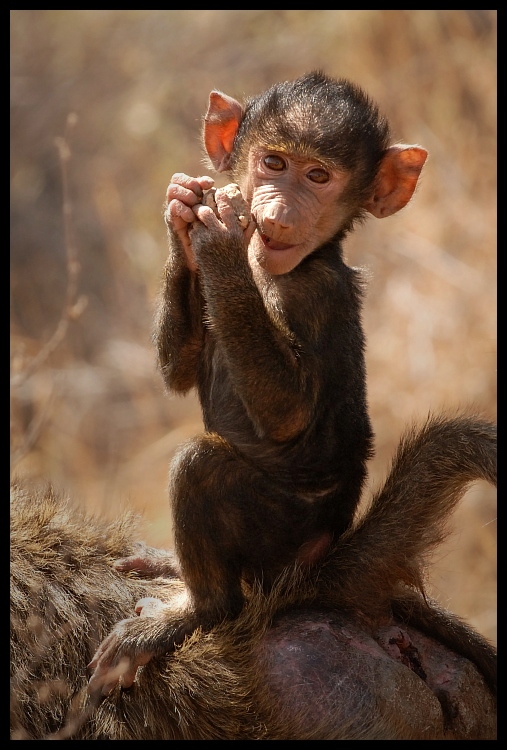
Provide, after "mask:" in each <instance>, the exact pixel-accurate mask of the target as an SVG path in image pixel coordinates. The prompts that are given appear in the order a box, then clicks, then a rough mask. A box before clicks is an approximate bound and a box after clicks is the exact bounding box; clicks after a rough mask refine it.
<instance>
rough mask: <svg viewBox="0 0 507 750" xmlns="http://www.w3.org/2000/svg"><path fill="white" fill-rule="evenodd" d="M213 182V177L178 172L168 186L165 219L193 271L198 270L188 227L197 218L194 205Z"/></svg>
mask: <svg viewBox="0 0 507 750" xmlns="http://www.w3.org/2000/svg"><path fill="white" fill-rule="evenodd" d="M213 182H214V180H213V179H212V178H211V177H207V176H204V177H190V176H189V175H187V174H184V173H183V172H177V173H176V174H173V176H172V177H171V182H170V183H169V187H168V188H167V194H166V199H167V205H166V210H165V213H164V219H165V222H166V224H167V226H168V227H169V228H170V229H171V230H172V231H173V232H175V234H176V235H177V236H178V238H179V240H180V242H181V244H182V246H183V249H184V251H185V256H186V263H187V266H188V268H189V269H190V270H191V271H196V270H197V264H196V262H195V258H194V254H193V251H192V246H191V244H190V240H189V237H188V228H189V226H190V225H191V224H192V222H194V221H195V220H196V216H195V214H194V212H193V211H192V206H195V204H196V203H200V201H201V199H202V196H203V191H204V190H208V189H209V188H211V186H212V185H213Z"/></svg>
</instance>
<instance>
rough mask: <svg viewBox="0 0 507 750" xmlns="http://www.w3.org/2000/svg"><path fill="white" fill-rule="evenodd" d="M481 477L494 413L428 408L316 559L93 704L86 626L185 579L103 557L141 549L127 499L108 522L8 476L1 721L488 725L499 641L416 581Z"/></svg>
mask: <svg viewBox="0 0 507 750" xmlns="http://www.w3.org/2000/svg"><path fill="white" fill-rule="evenodd" d="M476 479H486V480H488V481H490V482H493V483H494V482H495V481H496V431H495V428H494V426H493V425H492V424H490V423H488V422H485V421H482V420H478V419H474V418H471V417H467V416H456V417H452V418H444V417H438V418H431V419H429V420H428V422H427V424H426V425H425V426H424V427H423V428H422V429H420V430H413V431H410V432H408V433H407V435H406V436H405V438H404V439H403V441H402V442H401V444H400V448H399V450H398V453H397V456H396V457H395V460H394V462H393V467H392V469H391V471H390V473H389V476H388V478H387V481H386V482H385V484H384V486H383V488H382V489H381V490H380V491H379V492H378V493H376V495H375V496H374V498H373V500H372V503H371V507H370V509H369V510H368V511H367V512H366V513H365V514H364V515H363V516H362V518H361V519H359V520H358V522H357V524H356V525H355V527H354V528H353V529H351V530H350V531H349V532H347V533H346V534H345V535H344V536H343V537H342V538H341V539H340V540H339V541H338V542H337V544H336V545H335V546H334V547H333V548H332V549H331V550H330V551H329V553H328V555H327V556H326V559H325V560H324V562H323V563H322V564H321V565H319V566H317V567H315V568H313V569H309V568H308V567H306V566H303V567H301V566H298V567H296V568H295V569H293V570H290V569H288V570H286V571H285V572H284V574H283V576H282V578H281V579H280V580H279V581H278V582H276V584H275V586H274V589H273V590H272V591H271V593H270V594H269V596H267V597H266V596H265V595H264V594H263V593H262V591H260V590H254V591H253V592H252V593H251V594H250V595H249V596H248V598H247V604H246V606H245V608H244V610H243V611H242V613H241V615H240V616H239V617H238V618H237V619H236V620H235V621H232V622H231V621H224V622H223V623H222V624H221V625H219V626H215V627H214V628H212V629H211V631H210V632H209V633H208V634H205V633H203V632H201V631H200V630H197V631H196V632H195V633H194V634H193V635H192V636H191V637H190V638H188V639H186V640H185V643H184V644H183V646H182V647H181V648H178V649H177V650H176V652H175V653H174V654H170V655H165V656H162V657H159V658H157V659H154V660H152V661H151V662H150V663H149V664H147V665H146V666H145V667H143V668H142V669H141V670H140V671H139V673H138V678H137V681H136V683H135V685H134V687H133V688H132V689H131V690H128V691H122V690H120V689H119V688H116V689H115V690H114V691H113V692H112V693H111V695H109V696H108V697H107V698H105V699H104V701H103V702H102V703H100V705H98V707H94V703H93V699H91V698H90V697H89V696H87V690H86V681H87V675H86V664H87V662H88V660H89V658H90V656H91V654H92V653H93V650H94V648H95V646H96V644H97V642H98V641H99V640H100V639H101V638H102V637H103V635H104V634H105V633H106V632H107V630H108V629H109V628H111V627H112V625H113V624H114V622H115V621H116V620H117V619H118V618H119V617H125V616H127V615H128V614H130V613H132V611H133V607H134V603H135V601H136V600H137V599H138V598H139V597H142V596H158V597H160V598H161V599H163V600H164V601H166V602H167V604H168V606H169V608H174V610H175V613H176V619H178V617H179V614H178V604H177V598H178V595H179V594H180V592H181V590H182V584H181V583H180V582H179V581H177V580H173V581H170V580H167V579H166V580H162V579H152V580H141V579H138V578H136V577H133V576H132V574H129V575H127V576H126V575H121V574H120V573H118V572H117V570H115V569H114V568H113V562H114V560H115V559H116V558H117V557H122V558H125V557H127V556H129V555H141V556H142V554H143V550H142V547H141V548H140V547H138V546H136V545H134V544H133V541H132V533H133V532H132V528H133V524H132V518H131V517H122V519H120V520H119V521H118V522H115V523H113V524H109V525H107V524H104V523H101V522H99V521H98V520H97V519H89V518H86V517H84V516H83V515H82V514H80V513H79V512H78V511H77V510H76V509H75V508H73V507H72V505H69V504H68V503H65V502H62V501H61V500H60V499H58V498H57V497H55V494H54V492H53V491H52V490H51V489H50V488H47V490H46V491H45V492H44V493H36V492H34V491H33V490H31V489H30V488H27V487H24V486H23V485H19V484H18V485H14V486H13V488H12V493H11V518H12V541H11V675H12V687H11V731H12V736H13V738H16V739H24V738H32V739H42V738H45V737H57V738H62V739H63V738H68V737H72V738H74V739H494V738H495V733H496V708H495V698H494V694H495V689H496V654H495V651H494V649H493V648H492V647H491V646H490V645H489V644H488V643H487V642H486V641H485V640H484V639H483V638H482V637H481V636H480V635H479V634H478V633H476V632H475V631H474V630H473V629H472V628H470V627H469V626H467V625H465V624H464V623H462V622H461V621H460V620H459V619H458V618H456V617H455V616H454V615H452V614H451V613H449V612H445V611H443V610H441V609H436V608H435V606H434V605H433V604H432V605H430V604H427V603H426V602H425V600H424V599H423V597H422V596H421V594H420V592H419V591H418V587H419V585H420V582H421V581H422V580H423V578H424V570H425V564H426V557H427V554H428V552H429V551H430V550H431V549H432V548H433V547H434V545H436V544H438V543H439V541H440V540H441V539H442V537H443V535H444V532H443V529H445V523H446V521H447V520H448V518H449V516H450V514H451V513H452V510H453V508H454V507H455V505H456V503H457V502H458V500H459V498H460V497H461V495H462V494H463V492H464V491H465V489H466V487H467V486H468V485H469V483H470V482H472V481H474V480H476ZM148 552H149V550H148ZM159 554H160V553H159ZM153 556H154V555H153V552H152V557H153ZM161 558H162V559H163V556H162V555H161ZM137 619H138V620H142V619H143V618H137ZM145 619H147V618H145ZM425 634H426V635H425ZM428 635H429V636H431V637H427V636H428ZM474 664H475V667H474V666H473V665H474ZM481 674H482V675H483V677H481ZM443 676H445V679H442V677H443ZM488 686H489V687H488Z"/></svg>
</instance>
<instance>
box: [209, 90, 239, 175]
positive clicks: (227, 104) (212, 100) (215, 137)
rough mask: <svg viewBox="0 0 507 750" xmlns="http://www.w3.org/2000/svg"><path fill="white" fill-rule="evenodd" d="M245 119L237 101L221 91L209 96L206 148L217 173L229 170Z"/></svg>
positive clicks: (213, 92)
mask: <svg viewBox="0 0 507 750" xmlns="http://www.w3.org/2000/svg"><path fill="white" fill-rule="evenodd" d="M242 118H243V107H242V106H241V104H240V103H239V102H237V101H236V99H233V98H232V97H231V96H227V94H222V93H221V92H220V91H212V92H211V94H210V95H209V105H208V111H207V112H206V116H205V118H204V132H203V137H204V146H205V148H206V151H207V152H208V156H209V158H210V159H211V163H212V164H213V166H214V167H215V169H216V170H217V172H225V171H226V170H227V169H228V168H229V162H230V157H231V153H232V146H233V143H234V138H235V136H236V133H237V131H238V127H239V123H240V122H241V120H242Z"/></svg>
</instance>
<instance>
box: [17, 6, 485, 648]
mask: <svg viewBox="0 0 507 750" xmlns="http://www.w3.org/2000/svg"><path fill="white" fill-rule="evenodd" d="M316 67H322V68H323V69H324V70H325V71H326V72H328V73H330V74H331V75H335V76H345V77H348V78H351V79H353V80H355V81H356V82H357V83H359V84H360V85H362V86H363V87H364V88H365V89H366V90H367V91H368V92H369V93H370V95H371V96H372V97H373V98H374V99H375V100H377V102H378V103H379V104H380V106H381V108H382V110H383V111H384V112H385V113H386V114H387V116H388V117H389V118H390V120H391V123H392V126H393V131H394V134H395V136H396V138H397V139H398V140H405V141H406V142H409V143H410V142H412V143H415V142H418V143H420V144H422V145H424V146H425V147H426V148H427V149H428V150H429V153H430V156H429V160H428V162H427V165H426V167H425V169H424V173H423V178H422V182H421V184H420V187H419V189H418V192H417V194H416V196H415V199H414V200H413V202H412V203H411V204H410V205H409V206H408V207H407V208H405V209H404V210H403V211H402V212H401V213H400V214H397V215H395V216H393V217H391V218H388V219H385V220H382V221H378V220H376V219H373V218H370V219H369V221H368V222H367V223H366V224H365V225H364V226H363V227H361V228H359V229H358V230H356V233H355V235H354V236H353V237H351V238H350V239H349V241H348V243H347V246H346V254H347V257H348V260H349V262H350V263H351V264H353V265H360V266H366V267H368V268H369V269H370V270H371V281H370V284H369V292H368V296H367V299H366V303H365V314H364V322H365V328H366V333H367V340H368V354H367V365H368V378H369V400H370V407H371V415H372V420H373V425H374V429H375V432H376V441H377V454H376V458H375V459H374V460H373V462H372V464H371V476H370V484H371V485H372V486H375V485H376V484H377V483H378V482H380V481H381V478H382V477H383V475H384V474H385V471H386V469H387V465H388V462H389V460H390V457H391V456H392V454H393V452H394V449H395V446H396V443H397V441H398V438H399V436H400V434H401V432H402V430H403V428H404V426H405V425H406V424H407V423H408V422H410V421H412V420H414V419H416V420H417V419H423V418H424V417H425V415H426V414H427V413H428V411H429V410H438V409H440V408H450V409H452V408H454V407H456V406H460V405H466V404H469V403H473V404H475V405H476V407H477V409H478V410H479V411H480V412H481V413H482V414H484V415H486V416H489V417H493V418H494V417H495V407H496V360H495V357H496V354H495V352H496V340H495V337H496V298H495V293H496V11H494V10H484V11H480V10H473V11H468V10H457V11H450V10H440V11H439V10H427V11H426V10H412V11H406V10H401V11H383V10H373V11H372V10H369V11H361V10H358V11H350V10H349V11H347V10H330V11H323V10H316V11H309V10H301V11H299V10H276V11H262V10H245V11H237V10H230V11H223V10H218V11H217V10H205V11H203V10H190V11H170V10H160V11H154V10H148V11H143V10H133V11H125V10H120V11H111V10H88V11H84V10H52V11H49V10H41V11H34V10H15V11H11V75H12V84H11V108H12V116H11V117H12V119H11V212H12V213H11V342H12V343H11V360H12V375H13V378H14V380H13V386H12V389H11V394H12V395H11V459H12V460H11V463H12V471H13V473H15V474H17V475H26V474H28V475H36V476H43V477H46V478H50V479H51V480H52V481H53V482H54V483H55V484H56V485H57V486H58V487H62V488H65V490H66V491H68V492H69V493H70V494H71V495H73V496H74V497H75V498H77V499H78V500H80V502H82V503H83V504H85V505H86V506H88V507H89V508H91V509H93V510H96V511H99V510H100V511H101V512H105V513H108V514H115V513H117V512H118V511H119V509H120V508H121V507H124V506H125V505H127V506H133V507H135V508H138V509H139V510H141V511H142V512H143V513H144V515H145V517H146V519H147V525H146V534H145V538H146V539H147V540H149V541H150V542H151V543H154V544H156V545H160V546H164V545H165V546H169V545H170V544H171V528H170V520H169V510H168V501H167V497H166V481H167V470H168V465H169V461H170V458H171V455H172V453H173V451H174V449H175V447H176V446H177V445H178V444H179V443H180V442H181V441H182V440H184V439H185V438H187V437H190V436H191V435H193V434H195V433H196V432H198V431H199V430H200V429H201V418H200V411H199V408H198V405H197V403H196V400H195V398H194V397H193V396H188V397H186V398H171V397H169V396H167V395H165V394H164V392H163V388H162V381H161V378H160V377H159V375H158V373H157V371H156V365H155V358H154V351H153V347H152V345H151V341H150V335H151V321H152V314H153V306H154V299H155V296H156V293H157V289H158V285H159V280H160V276H161V269H162V266H163V263H164V256H165V228H164V223H163V220H162V212H161V209H162V203H163V200H164V194H165V188H166V186H167V184H168V182H169V178H170V176H171V174H172V173H173V172H175V171H185V172H188V173H190V174H202V170H203V167H202V162H201V151H200V144H199V134H200V119H201V117H202V115H203V114H204V111H205V109H206V105H207V96H208V93H209V91H210V90H211V89H212V88H220V89H222V90H224V91H225V92H226V93H229V94H231V95H233V96H236V97H238V98H241V97H242V96H243V95H250V94H255V93H258V92H260V91H261V90H263V89H264V88H265V87H267V86H269V85H270V84H272V83H274V82H275V81H277V80H284V79H289V78H294V77H297V76H298V75H300V74H302V73H303V72H306V71H308V70H310V69H313V68H316ZM69 115H72V117H71V123H72V122H74V121H75V122H74V125H73V127H71V128H68V126H67V125H66V123H67V121H68V119H69ZM74 115H75V116H76V117H74ZM63 135H66V138H67V143H68V145H69V147H70V159H69V160H68V161H67V162H66V167H67V170H68V180H69V188H68V189H69V196H70V199H71V208H72V217H71V219H72V221H71V226H72V229H73V238H74V239H73V240H72V239H71V240H70V243H69V239H68V238H67V240H66V236H65V222H64V216H63V213H62V177H61V163H60V159H59V152H58V149H57V146H56V139H57V138H58V137H60V136H63ZM217 182H218V184H223V183H222V182H220V181H217ZM74 245H75V247H76V249H77V253H78V258H79V264H80V266H79V269H80V270H79V278H78V294H77V297H80V296H81V295H84V296H85V297H86V300H87V304H86V307H85V309H84V310H83V311H82V312H81V314H80V315H76V316H75V319H74V320H70V323H69V328H68V330H67V333H66V336H65V337H64V338H63V341H62V342H61V343H60V345H59V346H58V347H57V348H56V349H55V351H54V352H53V353H52V354H51V355H50V356H48V357H47V358H45V359H44V361H43V362H42V363H41V364H39V365H38V366H37V367H35V369H34V371H33V372H30V369H29V367H30V362H31V361H32V358H33V357H34V356H35V355H36V354H37V353H38V352H40V351H41V349H42V348H43V346H44V344H45V343H46V342H48V341H49V340H50V338H51V335H52V334H53V332H54V331H55V329H56V327H57V325H58V322H59V321H61V317H62V311H63V310H64V308H65V296H66V290H67V285H68V279H67V263H66V247H67V248H68V247H69V246H70V247H71V248H72V247H74ZM77 297H76V299H77ZM495 519H496V495H495V493H494V492H493V491H492V490H491V488H489V487H488V486H486V485H484V486H483V485H482V483H480V484H478V485H476V486H475V487H474V488H472V489H471V490H470V491H469V492H468V493H467V495H466V497H465V498H464V500H463V502H462V503H461V506H460V508H459V510H458V511H457V513H456V516H455V522H454V524H453V534H452V536H451V538H450V540H449V542H448V543H447V544H446V545H445V546H444V547H443V548H442V549H441V550H439V552H438V554H437V557H436V560H435V568H434V571H433V575H432V593H433V594H434V595H435V596H437V597H438V598H439V599H440V600H441V601H442V602H443V603H444V604H445V605H446V606H449V607H450V608H452V609H453V610H454V611H455V612H458V613H459V614H461V615H463V616H465V617H466V618H468V619H469V620H470V621H471V622H472V623H473V624H474V625H475V626H476V627H477V628H478V629H479V630H480V631H481V632H483V633H484V634H485V635H486V636H488V637H489V638H491V639H492V640H496V520H495Z"/></svg>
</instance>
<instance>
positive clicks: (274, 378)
mask: <svg viewBox="0 0 507 750" xmlns="http://www.w3.org/2000/svg"><path fill="white" fill-rule="evenodd" d="M203 136H204V145H205V148H206V151H207V154H208V156H209V159H210V162H211V164H212V165H213V167H214V168H215V169H216V170H217V171H218V172H227V173H229V174H230V176H231V178H232V179H233V180H234V182H235V183H237V185H238V186H239V188H240V190H241V192H242V194H243V197H244V199H245V200H246V203H247V208H246V210H245V211H243V212H242V216H243V217H244V216H245V214H249V215H250V217H251V221H249V222H244V224H246V227H245V228H242V226H241V225H240V223H239V222H238V220H237V215H236V212H235V210H234V203H233V199H232V198H231V196H230V195H229V194H228V193H227V191H226V190H225V189H222V190H220V189H219V190H217V191H216V193H215V196H214V198H215V202H216V210H217V213H218V216H217V215H215V212H214V210H213V209H212V208H211V207H210V206H208V205H205V203H206V201H204V203H203V202H202V201H203V191H205V190H206V189H208V188H210V187H211V185H212V184H213V180H212V179H211V178H209V177H198V178H193V177H190V176H188V175H184V174H175V175H173V177H172V180H171V184H170V185H169V188H168V191H167V201H168V204H167V209H166V213H165V218H166V222H167V225H168V235H169V255H168V260H167V263H166V266H165V276H164V284H163V290H162V294H161V300H160V307H159V312H158V317H157V324H156V343H157V348H158V353H159V360H160V367H161V371H162V374H163V377H164V380H165V383H166V385H167V387H168V388H169V389H171V390H173V391H177V392H186V391H188V390H189V389H190V388H192V387H194V386H195V387H196V388H197V391H198V394H199V398H200V401H201V405H202V410H203V417H204V425H205V429H206V432H205V434H204V435H202V436H200V437H198V438H196V439H194V440H192V441H191V442H190V443H188V444H187V445H186V446H184V447H183V448H182V449H181V450H180V451H179V453H178V455H177V456H176V458H175V459H174V462H173V465H172V467H171V486H170V495H171V501H172V511H173V527H174V532H175V546H176V552H177V557H178V561H179V566H180V570H181V574H182V577H183V580H184V581H185V584H186V587H187V592H188V596H189V600H188V603H187V605H186V606H185V607H184V608H182V611H181V613H180V616H179V617H175V612H174V611H172V612H171V614H170V615H169V616H167V617H166V616H165V615H164V614H161V615H160V616H159V617H152V618H149V620H148V619H147V620H146V621H145V622H140V621H138V620H134V621H132V622H124V623H122V624H121V625H119V626H118V628H117V629H116V630H115V632H114V633H112V634H111V636H110V637H109V638H108V639H107V641H106V642H105V643H104V644H103V645H102V646H101V648H100V649H99V651H98V652H97V654H96V656H95V658H94V659H93V662H92V666H93V667H94V668H95V673H94V675H93V677H92V680H91V681H90V689H91V690H92V691H93V690H102V692H103V693H107V692H108V691H109V690H110V689H111V688H112V687H113V686H114V684H115V683H116V682H117V681H118V679H119V678H120V677H121V680H122V684H123V685H124V686H129V685H131V684H132V682H133V680H134V678H135V672H136V668H137V666H138V665H139V664H142V663H144V662H145V660H146V659H149V658H150V657H151V656H153V655H154V654H156V655H160V654H162V653H165V652H167V651H169V650H171V649H172V648H173V647H174V646H175V644H177V643H181V641H182V640H183V638H184V637H185V635H187V634H189V633H191V632H192V631H193V630H194V629H195V628H196V627H204V628H210V627H211V626H213V625H215V624H216V623H218V622H220V621H221V620H223V619H224V618H233V617H235V616H237V615H238V614H239V612H240V611H241V609H242V606H243V603H244V591H243V589H244V585H245V583H252V582H253V581H262V584H263V586H264V588H265V590H266V591H268V590H269V588H270V587H271V585H272V584H273V582H274V580H275V579H276V578H277V576H278V575H279V574H280V573H281V571H282V570H283V569H284V568H285V567H286V566H287V565H293V564H294V563H295V562H299V563H301V564H306V565H313V564H315V563H317V562H318V561H319V560H321V559H322V558H323V556H324V555H325V553H326V551H327V550H328V549H329V547H330V546H331V544H332V543H333V542H335V541H336V540H337V539H338V538H339V537H340V535H341V534H343V533H344V532H345V531H346V530H347V529H348V528H349V527H350V525H351V523H352V519H353V516H354V513H355V510H356V508H357V505H358V502H359V499H360V495H361V490H362V488H363V484H364V479H365V475H366V462H367V459H368V458H369V457H370V456H371V454H372V440H373V439H372V430H371V425H370V420H369V416H368V411H367V403H366V385H365V367H364V354H363V350H364V337H363V331H362V326H361V317H360V316H361V298H362V281H361V276H360V273H359V272H358V271H357V270H356V269H352V268H350V267H349V266H347V265H346V264H345V263H344V260H343V251H342V243H343V240H344V238H345V236H346V235H347V233H348V232H349V231H350V230H351V229H352V227H353V226H354V224H355V223H356V222H357V221H358V220H360V219H362V218H363V217H364V216H365V214H366V212H370V213H371V214H373V215H374V216H377V217H384V216H389V215H390V214H393V213H395V212H396V211H398V210H399V209H400V208H402V207H403V206H405V205H406V203H407V202H408V201H409V200H410V198H411V196H412V194H413V191H414V189H415V186H416V184H417V180H418V177H419V174H420V172H421V169H422V167H423V164H424V162H425V159H426V156H427V153H426V151H425V149H423V148H421V147H420V146H408V145H406V144H396V145H391V143H390V137H389V128H388V124H387V122H386V121H385V119H384V118H383V117H382V116H381V115H380V113H379V111H378V109H377V107H376V106H375V105H374V104H373V103H372V102H371V101H370V100H369V98H368V97H367V96H366V94H364V92H363V91H361V90H360V89H359V88H358V87H357V86H356V85H354V84H352V83H350V82H348V81H345V80H341V79H340V80H334V79H332V78H329V77H328V76H326V75H324V74H323V73H320V72H314V73H310V74H308V75H304V76H302V77H301V78H299V79H297V80H296V81H292V82H286V83H280V84H276V85H275V86H273V87H272V88H270V89H269V90H268V91H266V92H265V93H263V94H261V95H260V96H257V97H254V98H252V99H249V100H248V101H247V102H246V104H245V106H243V105H241V104H240V103H239V102H237V101H236V100H234V99H232V98H231V97H229V96H226V95H225V94H222V93H220V92H218V91H212V92H211V94H210V99H209V108H208V112H207V114H206V117H205V120H204V133H203ZM120 661H122V663H123V664H124V669H123V671H122V670H121V669H119V667H118V664H119V662H120ZM111 669H112V672H111ZM113 673H114V676H113Z"/></svg>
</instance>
